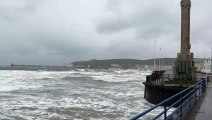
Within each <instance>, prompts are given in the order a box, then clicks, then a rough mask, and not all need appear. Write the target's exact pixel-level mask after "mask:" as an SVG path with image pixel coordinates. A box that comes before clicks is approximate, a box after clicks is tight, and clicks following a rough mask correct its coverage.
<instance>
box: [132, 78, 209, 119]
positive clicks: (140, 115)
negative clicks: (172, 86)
mask: <svg viewBox="0 0 212 120" xmlns="http://www.w3.org/2000/svg"><path fill="white" fill-rule="evenodd" d="M203 81H205V80H201V81H199V82H197V83H196V84H194V85H192V86H190V87H189V88H186V89H185V90H183V91H181V92H179V93H177V94H175V95H173V96H172V97H170V98H168V99H166V100H164V101H162V102H160V103H159V104H157V105H155V106H153V107H151V108H149V109H148V110H146V111H144V112H142V113H140V114H138V115H136V116H135V117H133V118H131V119H130V120H137V119H139V118H140V117H142V116H144V115H146V114H147V113H149V112H151V111H152V110H154V109H156V108H158V107H160V106H163V105H166V103H167V102H169V101H171V100H173V99H175V98H176V97H178V96H181V95H182V94H184V93H186V92H187V91H188V90H190V89H191V88H194V87H195V89H196V86H197V85H202V83H203ZM189 94H190V93H189ZM186 95H188V94H186ZM184 96H185V95H184ZM184 96H181V97H184ZM180 101H181V99H179V100H178V101H177V102H180ZM177 102H176V103H177ZM169 109H170V108H168V109H167V110H166V111H163V112H160V113H159V114H158V116H159V117H160V116H161V115H163V114H165V112H167V111H168V110H169Z"/></svg>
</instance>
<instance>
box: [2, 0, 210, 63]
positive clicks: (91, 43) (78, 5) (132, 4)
mask: <svg viewBox="0 0 212 120" xmlns="http://www.w3.org/2000/svg"><path fill="white" fill-rule="evenodd" d="M5 2H6V3H5ZM210 5H211V0H204V2H201V1H198V0H193V1H192V16H191V20H192V24H191V30H192V31H191V38H192V39H191V42H192V51H194V52H196V53H197V54H201V53H202V51H207V49H208V50H209V51H210V47H211V46H210V45H211V44H212V43H211V40H210V38H212V36H211V30H212V29H211V28H212V26H211V24H210V21H211V20H212V18H211V11H210ZM0 26H1V27H0V42H1V44H0V57H1V59H0V65H1V64H10V63H12V62H13V63H17V64H51V65H61V64H63V63H66V62H71V61H75V60H88V59H109V58H137V59H147V58H152V57H153V49H152V48H153V46H154V40H157V49H159V48H162V51H161V54H159V53H158V57H160V56H163V57H176V54H177V52H179V48H180V46H179V44H180V3H179V0H172V1H168V0H157V1H155V0H102V1H100V0H89V1H85V0H19V1H17V0H2V1H0ZM198 45H200V46H199V47H201V48H197V47H198ZM203 46H204V48H203ZM203 49H205V50H203Z"/></svg>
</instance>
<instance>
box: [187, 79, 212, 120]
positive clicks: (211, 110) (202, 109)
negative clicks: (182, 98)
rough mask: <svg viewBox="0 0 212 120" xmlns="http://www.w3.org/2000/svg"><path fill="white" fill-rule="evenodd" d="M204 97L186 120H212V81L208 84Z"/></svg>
mask: <svg viewBox="0 0 212 120" xmlns="http://www.w3.org/2000/svg"><path fill="white" fill-rule="evenodd" d="M206 91H207V92H206V94H205V95H204V98H203V99H202V100H201V101H200V103H198V105H196V106H195V108H194V109H193V110H192V111H191V112H190V113H189V115H188V117H187V118H186V119H185V120H212V81H211V82H210V83H209V84H208V88H207V90H206Z"/></svg>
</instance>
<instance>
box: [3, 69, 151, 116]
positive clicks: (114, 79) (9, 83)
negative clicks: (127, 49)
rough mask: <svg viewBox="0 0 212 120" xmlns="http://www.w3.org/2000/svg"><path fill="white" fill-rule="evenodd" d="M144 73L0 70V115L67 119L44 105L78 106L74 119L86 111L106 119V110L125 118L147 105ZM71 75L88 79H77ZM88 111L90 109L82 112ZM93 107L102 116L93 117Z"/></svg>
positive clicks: (135, 71)
mask: <svg viewBox="0 0 212 120" xmlns="http://www.w3.org/2000/svg"><path fill="white" fill-rule="evenodd" d="M148 74H150V72H149V71H140V70H119V69H111V70H89V69H80V70H75V71H74V70H72V71H0V96H1V97H0V101H1V102H0V112H1V113H4V115H2V116H0V118H5V119H6V118H7V116H8V115H10V116H21V117H22V118H26V119H35V118H39V119H44V120H45V119H50V118H58V119H59V118H60V119H69V118H70V116H69V115H64V114H60V113H58V112H49V111H48V109H50V108H55V109H58V110H61V109H68V112H70V111H69V109H75V108H78V109H81V112H80V113H78V114H76V116H75V118H76V119H80V118H79V116H82V115H84V114H90V115H91V116H86V117H89V118H90V119H91V120H92V119H97V120H98V119H103V118H104V119H105V120H107V119H111V118H107V114H108V115H109V114H111V113H114V116H116V114H118V115H119V114H121V115H119V117H118V119H129V117H130V116H131V113H137V112H140V111H141V110H143V109H145V108H146V107H148V106H149V104H147V103H146V101H145V100H144V99H143V89H144V87H143V85H142V82H143V81H144V80H145V76H146V75H148ZM64 78H70V80H66V79H64ZM75 78H86V80H87V79H88V80H89V81H86V80H83V81H80V80H79V81H77V79H75ZM74 79H75V80H74ZM92 81H93V82H92ZM97 81H105V83H99V82H97ZM83 110H84V111H83ZM92 110H93V111H92ZM72 111H74V110H72ZM89 111H91V113H83V112H89ZM94 111H96V112H97V113H98V114H100V116H102V118H96V117H95V115H96V114H97V113H96V114H94ZM60 112H61V111H60ZM92 114H93V115H94V116H93V117H92ZM72 118H73V116H72ZM8 119H11V118H10V117H9V118H8Z"/></svg>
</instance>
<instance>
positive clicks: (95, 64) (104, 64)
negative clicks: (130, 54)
mask: <svg viewBox="0 0 212 120" xmlns="http://www.w3.org/2000/svg"><path fill="white" fill-rule="evenodd" d="M159 60H160V61H161V63H162V61H163V65H165V66H171V65H174V63H175V60H176V59H175V58H160V59H156V64H159ZM202 60H203V59H199V58H198V59H195V62H200V61H202ZM72 65H73V66H75V67H77V66H78V67H88V66H90V67H91V68H109V67H111V65H122V66H123V65H129V66H136V65H154V59H148V60H137V59H108V60H89V61H77V62H73V63H72Z"/></svg>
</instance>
